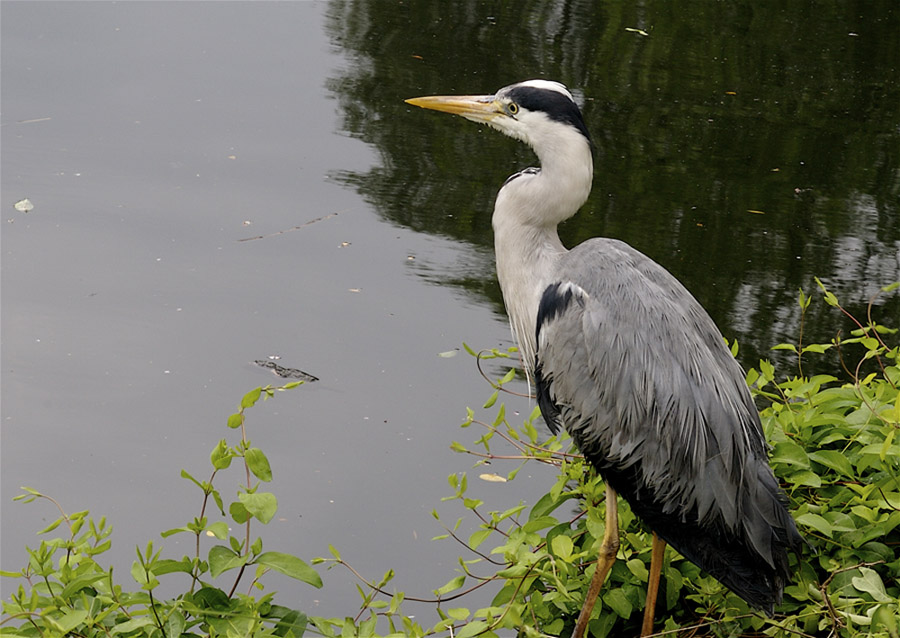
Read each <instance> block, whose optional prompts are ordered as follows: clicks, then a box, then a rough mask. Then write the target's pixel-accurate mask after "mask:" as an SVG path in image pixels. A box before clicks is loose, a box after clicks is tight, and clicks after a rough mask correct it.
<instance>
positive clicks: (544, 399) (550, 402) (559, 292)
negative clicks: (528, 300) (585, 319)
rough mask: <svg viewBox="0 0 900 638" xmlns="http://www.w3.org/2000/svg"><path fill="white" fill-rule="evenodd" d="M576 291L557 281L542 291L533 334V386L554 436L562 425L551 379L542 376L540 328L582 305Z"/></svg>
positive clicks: (569, 285) (543, 414) (542, 413)
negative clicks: (571, 307) (573, 307)
mask: <svg viewBox="0 0 900 638" xmlns="http://www.w3.org/2000/svg"><path fill="white" fill-rule="evenodd" d="M576 289H577V286H574V285H572V284H570V283H563V282H559V281H558V282H556V283H554V284H550V285H549V286H547V288H545V289H544V294H543V295H541V302H540V304H538V314H537V327H536V328H535V334H534V338H535V343H536V344H537V352H536V353H535V361H534V386H535V391H536V392H537V402H538V407H539V408H540V409H541V415H542V416H543V417H544V421H545V422H546V423H547V427H549V428H550V431H551V432H553V433H554V434H556V433H557V432H559V430H560V427H561V425H562V424H561V422H560V409H559V406H558V405H557V404H556V401H555V400H554V399H553V393H552V390H551V386H552V385H553V377H552V376H547V375H545V374H544V366H543V363H542V362H541V345H540V344H541V341H540V337H541V328H543V327H544V326H545V325H547V324H548V323H550V322H551V321H553V320H554V319H556V318H557V317H559V316H560V315H561V314H562V313H563V312H565V311H566V309H567V308H568V307H569V306H571V305H572V303H583V302H582V299H581V297H580V296H579V295H577V294H576V292H575V291H576Z"/></svg>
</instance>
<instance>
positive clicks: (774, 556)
mask: <svg viewBox="0 0 900 638" xmlns="http://www.w3.org/2000/svg"><path fill="white" fill-rule="evenodd" d="M553 279H554V280H555V281H554V283H552V284H551V285H550V286H548V287H547V288H546V289H545V291H544V293H543V296H542V298H541V303H540V307H539V311H538V316H537V324H536V330H535V341H536V344H537V356H536V363H535V371H534V376H535V383H536V386H537V392H538V401H539V405H540V407H541V411H542V413H543V414H544V417H545V419H546V420H547V422H548V424H549V425H550V427H551V428H558V427H559V426H564V427H565V428H566V429H567V430H568V432H569V433H570V434H571V435H572V438H573V439H574V440H575V442H576V444H577V445H578V447H579V448H580V449H581V451H582V452H583V453H584V454H585V456H586V457H587V458H588V460H590V461H591V462H592V464H593V465H594V466H595V467H597V469H598V470H599V471H600V473H601V474H602V475H604V477H605V478H606V479H607V481H609V482H610V484H612V486H613V487H614V488H615V489H616V491H617V492H619V493H620V494H622V495H623V496H624V497H625V498H626V499H627V500H628V501H629V502H630V503H631V505H632V509H634V510H635V512H636V513H637V514H638V515H639V516H641V517H642V518H643V519H644V520H645V522H647V523H648V525H650V526H651V528H653V529H654V531H656V532H657V533H658V534H660V535H661V536H662V537H663V538H666V540H667V541H669V542H670V544H672V545H673V546H674V547H675V548H676V549H678V550H679V551H681V552H682V553H683V554H684V555H685V556H687V557H688V558H690V559H691V560H693V561H694V562H697V563H698V564H699V565H700V566H701V567H703V568H704V569H706V570H707V571H709V572H710V573H711V574H712V575H713V576H716V577H717V578H719V580H722V582H724V583H725V584H726V585H728V586H729V587H731V588H732V589H733V590H735V591H736V592H737V593H739V594H741V595H744V594H746V596H745V599H747V600H748V602H750V603H751V604H755V605H756V606H757V607H760V608H763V609H766V610H771V607H772V604H773V602H774V601H775V600H776V599H777V598H780V595H781V590H782V589H783V583H784V582H785V580H786V579H787V578H788V576H789V575H788V571H787V558H786V552H785V547H791V548H794V549H795V548H796V546H797V545H798V544H799V535H798V534H797V531H796V528H795V527H794V524H793V521H792V520H791V519H790V516H789V514H788V513H787V510H786V508H785V505H784V496H783V494H782V493H781V491H780V489H779V488H778V485H777V483H776V481H775V479H774V476H773V475H772V471H771V469H770V468H769V466H768V462H767V459H766V452H765V450H766V444H765V438H764V435H763V432H762V426H761V425H760V422H759V416H758V412H757V410H756V407H755V405H754V404H753V401H752V399H751V397H750V393H749V391H748V389H747V387H746V384H745V383H744V374H743V371H742V370H741V368H740V365H739V364H738V363H737V362H736V361H735V359H734V357H733V356H732V355H731V352H730V351H729V350H728V348H727V347H726V345H725V342H724V340H723V338H722V336H721V333H720V332H719V330H718V329H717V328H716V326H715V324H714V323H713V321H712V319H710V318H709V316H708V314H707V313H706V311H705V310H704V309H703V308H702V307H701V306H700V304H699V303H698V302H697V301H696V300H695V299H694V298H693V297H692V296H691V295H690V293H689V292H688V291H687V290H686V289H685V288H684V287H683V286H682V285H681V284H680V283H679V282H678V281H677V280H676V279H675V278H674V277H673V276H672V275H671V274H670V273H668V272H667V271H666V270H665V269H663V268H662V267H661V266H659V265H658V264H656V263H655V262H653V261H652V260H650V259H649V258H647V257H645V256H644V255H642V254H641V253H639V252H638V251H636V250H634V249H633V248H631V247H630V246H628V245H627V244H624V243H622V242H619V241H616V240H610V239H594V240H590V241H588V242H585V243H584V244H581V245H580V246H578V247H577V248H575V249H574V250H572V251H570V252H569V253H567V254H566V255H565V256H564V257H563V258H562V259H561V260H560V262H559V266H558V268H557V271H556V272H555V277H554V278H553ZM717 544H718V546H717ZM725 545H727V546H728V547H727V548H726V547H724V546H725ZM723 557H727V558H723ZM760 559H761V560H762V561H763V563H760ZM760 564H764V565H768V566H769V569H768V571H767V572H766V573H765V574H764V575H762V576H760V575H759V574H758V573H756V572H757V571H758V570H757V567H758V565H760ZM729 574H731V575H729ZM735 574H737V576H735ZM742 592H743V593H742Z"/></svg>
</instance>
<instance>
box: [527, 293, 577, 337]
mask: <svg viewBox="0 0 900 638" xmlns="http://www.w3.org/2000/svg"><path fill="white" fill-rule="evenodd" d="M574 299H575V291H574V289H573V287H572V285H571V284H564V283H562V282H560V281H558V282H556V283H555V284H550V285H549V286H547V287H546V288H545V289H544V294H543V295H541V302H540V303H539V304H538V314H537V324H536V328H535V333H534V339H535V343H537V344H540V336H541V328H542V327H543V326H544V324H545V323H547V322H549V321H553V320H554V319H556V318H557V317H558V316H559V315H561V314H562V313H563V312H564V311H565V310H566V308H568V307H569V305H571V303H572V301H573V300H574ZM579 302H580V299H579Z"/></svg>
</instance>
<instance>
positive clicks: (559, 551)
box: [550, 534, 574, 563]
mask: <svg viewBox="0 0 900 638" xmlns="http://www.w3.org/2000/svg"><path fill="white" fill-rule="evenodd" d="M550 546H551V548H552V549H553V553H554V554H555V555H556V556H557V557H559V558H561V559H562V560H564V561H565V562H567V563H570V562H572V550H573V549H574V544H573V543H572V539H571V538H570V537H569V536H566V535H565V534H560V535H558V536H555V537H554V538H553V541H552V542H551V543H550Z"/></svg>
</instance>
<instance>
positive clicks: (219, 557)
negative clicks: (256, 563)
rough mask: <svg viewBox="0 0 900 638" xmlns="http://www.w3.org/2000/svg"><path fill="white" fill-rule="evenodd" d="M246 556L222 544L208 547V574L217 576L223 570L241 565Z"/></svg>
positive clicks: (245, 560) (244, 561)
mask: <svg viewBox="0 0 900 638" xmlns="http://www.w3.org/2000/svg"><path fill="white" fill-rule="evenodd" d="M247 558H248V557H247V556H240V555H238V554H237V553H236V552H234V551H232V550H231V549H230V548H228V547H225V546H224V545H214V546H212V547H210V548H209V575H210V576H212V577H213V578H218V577H219V575H221V574H222V573H224V572H227V571H228V570H229V569H234V568H235V567H241V566H242V565H244V564H245V563H246V562H247Z"/></svg>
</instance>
